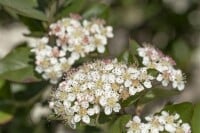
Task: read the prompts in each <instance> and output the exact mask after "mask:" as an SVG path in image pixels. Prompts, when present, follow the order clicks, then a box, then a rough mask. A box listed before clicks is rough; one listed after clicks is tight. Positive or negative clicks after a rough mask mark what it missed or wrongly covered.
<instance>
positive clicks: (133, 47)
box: [129, 39, 140, 56]
mask: <svg viewBox="0 0 200 133" xmlns="http://www.w3.org/2000/svg"><path fill="white" fill-rule="evenodd" d="M139 47H140V45H139V44H138V43H137V42H136V41H135V40H132V39H130V40H129V51H130V54H132V55H134V56H135V55H137V49H138V48H139Z"/></svg>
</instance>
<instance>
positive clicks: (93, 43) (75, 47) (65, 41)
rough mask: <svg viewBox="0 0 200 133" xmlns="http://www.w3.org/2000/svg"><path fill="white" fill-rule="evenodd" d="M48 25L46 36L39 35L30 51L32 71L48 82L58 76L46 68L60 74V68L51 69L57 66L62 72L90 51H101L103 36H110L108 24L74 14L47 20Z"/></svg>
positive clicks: (104, 37) (104, 43) (53, 81)
mask: <svg viewBox="0 0 200 133" xmlns="http://www.w3.org/2000/svg"><path fill="white" fill-rule="evenodd" d="M49 29H50V30H49V37H42V38H41V39H40V40H39V41H38V42H37V44H35V46H33V48H32V49H31V51H32V52H34V53H35V59H36V61H35V64H36V68H35V69H36V71H37V72H38V73H40V74H42V77H43V78H44V79H46V80H48V79H50V82H51V83H52V84H55V83H57V81H58V80H59V79H60V77H61V76H60V75H59V76H58V74H57V79H55V77H56V76H53V77H52V76H50V75H52V74H50V72H48V73H47V70H46V69H51V70H52V71H54V73H59V74H60V71H59V72H55V71H56V70H53V69H52V67H53V66H60V67H61V73H62V74H63V73H64V72H67V71H68V70H69V69H70V67H71V66H72V65H74V63H75V62H76V61H77V60H79V59H80V58H81V57H85V56H86V55H88V54H89V53H90V52H94V51H96V50H97V52H98V53H103V52H104V51H105V46H106V45H107V39H108V38H112V37H113V33H112V27H111V26H104V24H103V23H101V22H100V21H99V20H92V21H88V20H84V21H81V19H77V17H74V16H71V17H69V18H63V19H61V20H58V21H57V22H55V23H53V24H50V27H49ZM52 38H54V39H52ZM49 76H50V77H49ZM51 78H53V79H51Z"/></svg>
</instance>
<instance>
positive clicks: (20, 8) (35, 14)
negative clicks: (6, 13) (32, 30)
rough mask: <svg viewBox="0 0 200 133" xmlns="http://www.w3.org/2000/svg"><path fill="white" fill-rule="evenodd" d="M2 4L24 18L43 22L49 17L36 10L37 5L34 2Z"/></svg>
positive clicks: (4, 1)
mask: <svg viewBox="0 0 200 133" xmlns="http://www.w3.org/2000/svg"><path fill="white" fill-rule="evenodd" d="M0 4H1V5H3V6H4V7H7V8H10V9H12V10H14V11H16V12H17V13H18V14H20V15H22V16H26V17H30V18H34V19H38V20H43V21H46V20H47V17H46V16H45V14H44V13H43V12H41V11H39V10H37V9H35V6H36V5H37V3H35V2H34V1H32V0H0Z"/></svg>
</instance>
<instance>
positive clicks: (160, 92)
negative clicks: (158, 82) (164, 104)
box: [138, 88, 179, 104]
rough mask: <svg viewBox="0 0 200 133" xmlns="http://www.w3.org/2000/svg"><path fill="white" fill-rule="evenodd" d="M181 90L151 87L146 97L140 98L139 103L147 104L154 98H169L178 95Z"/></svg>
mask: <svg viewBox="0 0 200 133" xmlns="http://www.w3.org/2000/svg"><path fill="white" fill-rule="evenodd" d="M178 94H179V92H178V91H176V90H166V89H158V88H155V89H151V90H149V91H148V92H147V93H146V94H145V95H144V97H142V98H140V100H139V102H138V104H145V103H148V102H152V101H154V100H158V99H163V98H169V97H172V96H175V95H178Z"/></svg>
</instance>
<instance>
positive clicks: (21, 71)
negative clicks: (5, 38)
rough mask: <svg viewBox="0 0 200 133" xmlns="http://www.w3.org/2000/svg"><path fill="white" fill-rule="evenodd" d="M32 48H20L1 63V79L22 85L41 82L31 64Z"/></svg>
mask: <svg viewBox="0 0 200 133" xmlns="http://www.w3.org/2000/svg"><path fill="white" fill-rule="evenodd" d="M30 56H31V53H30V48H28V47H27V46H24V45H22V46H19V47H17V48H15V49H14V50H13V51H12V52H11V53H9V54H8V55H7V56H6V57H5V58H3V59H2V60H1V62H0V78H1V79H5V80H10V81H15V82H20V83H29V82H37V81H40V79H39V78H38V77H36V76H35V75H36V74H35V72H34V66H33V65H32V64H33V63H32V64H31V58H30Z"/></svg>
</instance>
